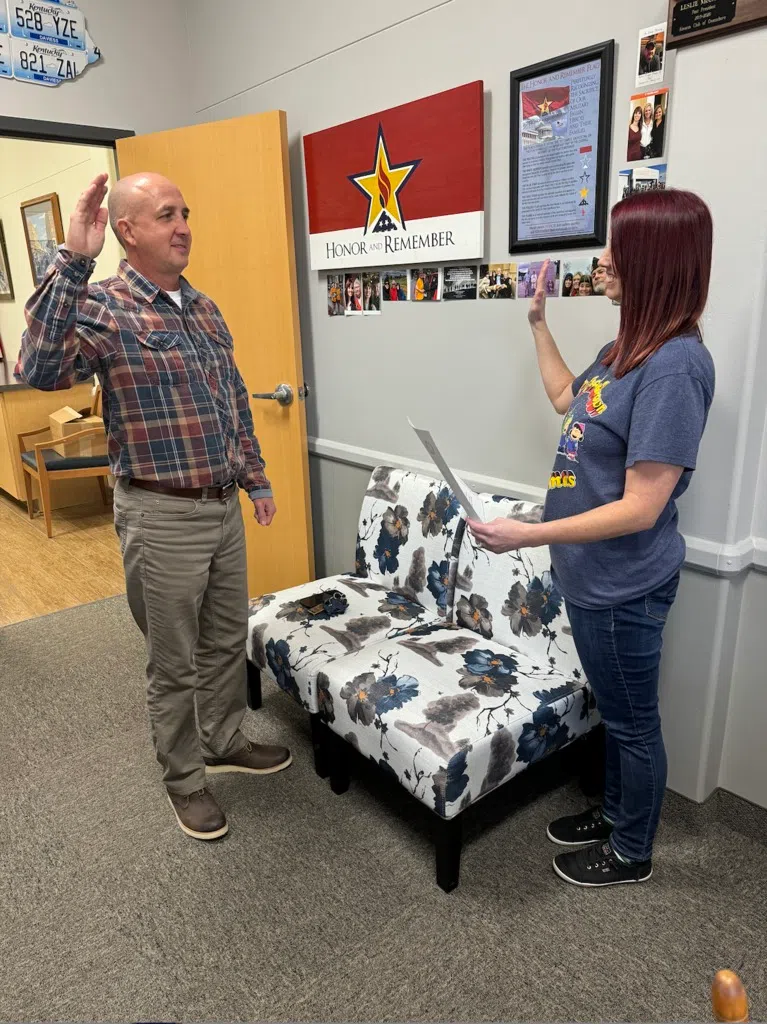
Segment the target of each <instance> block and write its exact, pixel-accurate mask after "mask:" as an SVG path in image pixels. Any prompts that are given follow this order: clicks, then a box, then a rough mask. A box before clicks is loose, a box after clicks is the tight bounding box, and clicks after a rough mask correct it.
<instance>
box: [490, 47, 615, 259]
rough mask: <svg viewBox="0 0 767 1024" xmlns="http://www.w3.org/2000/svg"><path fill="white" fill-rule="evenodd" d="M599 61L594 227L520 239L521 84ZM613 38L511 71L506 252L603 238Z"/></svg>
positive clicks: (587, 244) (589, 244)
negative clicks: (582, 231) (587, 231)
mask: <svg viewBox="0 0 767 1024" xmlns="http://www.w3.org/2000/svg"><path fill="white" fill-rule="evenodd" d="M597 60H598V61H600V62H601V67H600V79H599V120H598V127H597V159H596V167H595V170H594V183H595V185H594V188H595V199H594V203H595V210H594V215H595V216H594V231H593V232H592V233H590V234H588V235H583V234H581V235H567V236H546V237H542V238H530V239H524V240H520V238H519V234H518V215H519V211H518V203H517V193H518V187H519V147H520V127H521V126H520V116H519V102H520V92H521V87H522V84H523V83H524V82H525V81H527V80H528V79H531V78H539V77H540V76H542V75H548V74H552V73H553V72H556V71H564V70H567V68H570V67H575V66H577V65H579V64H586V63H589V62H592V61H597ZM614 68H615V40H614V39H608V40H606V41H605V42H603V43H598V44H597V45H595V46H588V47H585V48H584V49H582V50H574V51H573V52H572V53H566V54H563V55H562V56H560V57H554V58H552V59H550V60H545V61H541V62H540V63H538V64H531V65H529V66H528V67H525V68H519V69H518V70H517V71H512V72H511V117H510V126H511V174H510V188H509V253H510V254H512V255H516V254H518V253H531V252H544V251H546V252H550V251H553V250H555V249H590V248H594V247H595V246H600V245H604V244H605V243H606V242H607V213H608V206H609V202H608V196H609V175H610V152H611V143H612V118H613V91H614Z"/></svg>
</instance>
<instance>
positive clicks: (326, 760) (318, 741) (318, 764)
mask: <svg viewBox="0 0 767 1024" xmlns="http://www.w3.org/2000/svg"><path fill="white" fill-rule="evenodd" d="M309 721H310V723H311V727H312V747H313V748H314V770H315V771H316V772H317V774H318V775H319V777H320V778H321V779H326V778H327V777H328V775H330V761H331V758H330V753H329V750H328V747H329V746H330V744H331V742H332V739H331V736H330V730H329V729H328V727H327V726H326V725H325V723H324V721H323V720H322V715H321V714H320V713H319V712H318V711H315V712H314V714H311V715H309Z"/></svg>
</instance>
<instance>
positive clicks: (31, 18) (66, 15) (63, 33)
mask: <svg viewBox="0 0 767 1024" xmlns="http://www.w3.org/2000/svg"><path fill="white" fill-rule="evenodd" d="M8 14H9V15H10V20H11V34H12V35H14V36H16V38H17V39H29V40H31V41H33V42H38V43H51V44H52V45H54V46H66V47H68V48H69V49H70V50H84V49H85V19H84V18H83V15H82V13H81V12H80V11H78V10H77V9H76V8H74V7H69V6H67V5H66V4H59V3H49V2H47V0H45V2H44V0H10V3H9V4H8Z"/></svg>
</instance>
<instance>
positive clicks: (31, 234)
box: [21, 192, 64, 288]
mask: <svg viewBox="0 0 767 1024" xmlns="http://www.w3.org/2000/svg"><path fill="white" fill-rule="evenodd" d="M21 219H22V220H23V222H24V235H25V237H26V239H27V252H28V253H29V263H30V266H31V267H32V279H33V281H34V282H35V288H37V286H38V285H39V284H40V283H41V281H42V280H43V278H44V277H45V272H46V270H47V269H48V267H49V266H50V264H51V263H52V262H53V260H54V259H55V257H56V252H57V250H58V247H59V246H60V245H61V244H62V243H63V242H64V228H63V225H62V223H61V207H60V206H59V197H58V195H57V194H56V193H55V192H51V193H50V194H49V195H47V196H39V197H38V198H37V199H28V200H27V202H25V203H22V204H21Z"/></svg>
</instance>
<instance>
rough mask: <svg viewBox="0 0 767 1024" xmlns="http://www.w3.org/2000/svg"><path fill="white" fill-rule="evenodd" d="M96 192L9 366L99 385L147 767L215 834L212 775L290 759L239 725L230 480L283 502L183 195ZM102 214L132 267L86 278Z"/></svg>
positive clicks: (185, 821) (159, 181) (244, 598)
mask: <svg viewBox="0 0 767 1024" xmlns="http://www.w3.org/2000/svg"><path fill="white" fill-rule="evenodd" d="M106 182H107V175H105V174H102V175H99V177H97V178H96V179H94V181H93V182H92V183H91V185H90V186H89V187H88V188H87V189H86V190H85V192H83V194H82V196H81V197H80V199H79V201H78V203H77V207H76V208H75V211H74V213H73V215H72V218H71V220H70V224H69V231H68V233H67V238H66V243H65V245H64V247H63V248H62V249H61V250H60V252H59V254H58V255H57V257H56V259H55V260H54V262H53V264H52V265H51V267H50V268H49V270H48V273H47V274H46V276H45V280H44V281H43V282H42V284H41V285H40V287H39V288H38V289H37V291H36V292H35V293H34V295H33V296H32V298H31V299H30V300H29V302H28V303H27V307H26V316H27V330H26V331H25V332H24V336H23V339H22V347H21V356H20V359H19V369H18V371H17V372H18V373H19V375H20V376H21V377H22V379H24V380H25V381H27V383H29V384H30V385H32V387H35V388H39V389H41V390H43V391H52V390H55V389H58V388H68V387H71V386H72V385H73V384H74V383H76V382H77V381H81V380H87V379H89V378H90V377H91V376H92V375H93V374H94V373H95V374H98V378H99V380H100V382H101V384H102V388H103V408H104V421H105V424H106V428H107V434H108V437H109V459H110V465H111V469H112V473H113V474H114V476H115V477H116V480H117V485H116V489H115V502H114V507H115V526H116V529H117V534H118V536H119V539H120V546H121V549H122V554H123V561H124V564H125V577H126V584H127V592H128V602H129V604H130V608H131V611H132V613H133V617H134V619H135V620H136V623H137V625H138V626H139V628H140V629H141V631H142V633H143V634H144V637H145V638H146V644H147V651H148V665H147V678H148V689H147V700H148V707H149V720H150V726H151V733H152V740H153V743H154V747H155V752H156V755H157V760H158V761H159V762H160V764H161V765H162V767H163V781H164V783H165V786H166V789H167V792H168V797H169V800H170V802H171V806H172V807H173V810H174V812H175V815H176V819H177V821H178V824H179V825H180V827H181V828H182V829H183V831H184V832H185V833H186V834H187V835H190V836H193V837H194V838H195V839H216V838H218V837H219V836H222V835H224V834H225V833H226V831H227V829H228V825H227V822H226V818H225V816H224V814H223V812H222V811H221V809H220V808H219V806H218V804H217V803H216V801H215V800H214V798H213V796H212V794H211V793H210V792H209V791H208V789H207V788H206V785H205V781H206V773H212V772H222V771H238V772H248V773H253V774H266V773H271V772H276V771H280V770H281V769H283V768H287V766H288V765H289V764H290V761H291V757H290V752H289V751H288V750H287V749H286V748H285V747H270V746H263V745H259V744H256V743H251V742H250V741H249V740H248V739H247V738H246V737H245V736H244V735H243V733H242V732H241V731H240V725H241V723H242V719H243V716H244V714H245V707H246V701H245V692H246V671H245V638H246V633H247V609H248V593H247V578H246V562H245V534H244V528H243V520H242V514H241V511H240V503H239V500H238V487H241V488H243V489H244V490H246V491H247V492H248V495H249V496H250V498H251V499H252V501H253V505H254V508H255V515H256V518H257V519H258V522H259V523H260V524H261V525H262V526H269V524H270V523H271V521H272V518H273V516H274V514H275V505H274V501H273V499H272V491H271V486H270V484H269V481H268V479H267V477H266V475H265V472H264V469H265V463H264V460H263V458H262V457H261V451H260V448H259V445H258V441H257V440H256V437H255V435H254V433H253V420H252V417H251V414H250V408H249V405H248V394H247V390H246V388H245V384H244V382H243V380H242V377H241V376H240V373H239V371H238V370H237V367H236V365H235V362H234V357H233V354H232V338H231V335H230V334H229V331H228V330H227V327H226V323H225V322H224V318H223V317H222V315H221V313H220V311H219V309H218V307H217V306H216V304H215V303H214V302H213V301H212V300H211V299H209V298H207V296H205V295H202V294H201V293H200V292H198V291H195V289H194V288H192V286H191V285H190V284H189V283H188V282H187V281H186V279H185V278H183V277H181V273H182V272H183V270H184V269H185V268H186V266H187V264H188V262H189V252H190V249H191V245H192V233H191V231H190V228H189V224H188V221H187V218H188V216H189V210H188V208H187V206H186V204H185V202H184V199H183V196H182V195H181V193H180V191H179V190H178V188H177V187H176V186H175V185H174V184H173V183H172V182H170V181H168V180H167V179H166V178H163V177H161V176H160V175H156V174H148V173H147V174H135V175H132V176H131V177H129V178H124V179H122V180H121V181H119V182H118V183H117V185H116V186H115V187H114V189H113V190H112V193H111V195H110V198H109V211H108V212H107V210H106V209H105V208H104V207H103V206H102V202H103V200H104V197H105V196H106V193H107V185H106ZM108 219H109V220H110V222H111V225H112V229H113V230H114V232H115V234H116V235H117V238H118V240H119V241H120V243H121V244H122V246H123V248H124V249H125V252H126V253H127V260H123V261H122V262H121V263H120V267H119V269H118V271H117V274H116V275H115V276H114V277H110V278H108V279H107V280H106V281H102V282H100V283H99V284H95V285H93V284H90V285H89V283H88V280H89V278H90V276H91V274H92V272H93V268H94V260H95V257H96V256H98V254H99V253H100V252H101V250H102V248H103V245H104V235H105V231H106V225H107V220H108ZM195 705H196V709H197V722H198V723H199V730H198V724H197V723H196V722H195Z"/></svg>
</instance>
